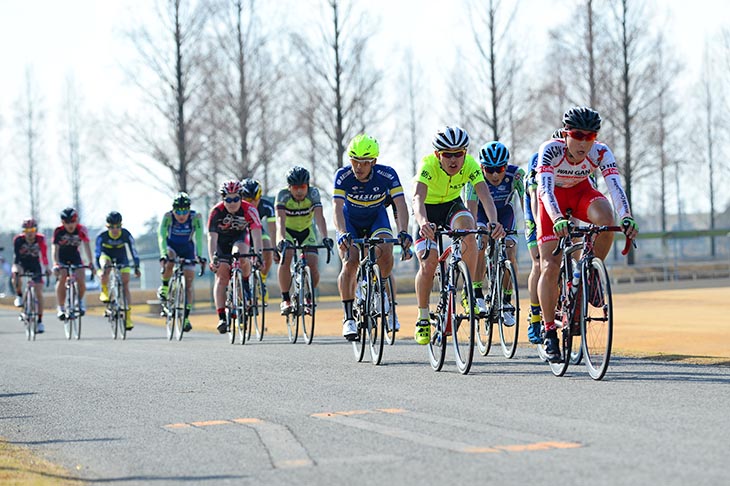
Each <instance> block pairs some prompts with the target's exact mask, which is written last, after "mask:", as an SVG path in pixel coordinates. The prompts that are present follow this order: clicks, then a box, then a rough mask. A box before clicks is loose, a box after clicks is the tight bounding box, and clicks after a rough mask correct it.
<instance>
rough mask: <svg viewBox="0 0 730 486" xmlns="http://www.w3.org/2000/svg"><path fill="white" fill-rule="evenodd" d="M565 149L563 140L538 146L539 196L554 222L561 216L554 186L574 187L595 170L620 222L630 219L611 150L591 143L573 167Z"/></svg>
mask: <svg viewBox="0 0 730 486" xmlns="http://www.w3.org/2000/svg"><path fill="white" fill-rule="evenodd" d="M566 147H567V146H566V144H565V141H564V140H557V139H554V140H548V141H547V142H545V143H543V144H542V145H540V149H539V150H538V156H537V157H538V158H537V172H538V174H539V178H538V194H539V196H540V200H541V201H542V203H543V205H544V206H545V209H546V210H547V212H548V214H549V215H550V218H551V219H552V220H553V221H555V220H556V219H557V218H558V217H560V216H563V212H562V211H561V210H560V205H559V204H558V200H557V198H556V197H555V192H554V191H553V187H560V188H570V187H573V186H575V185H577V184H579V183H580V182H583V181H584V180H586V179H588V177H589V176H590V174H591V172H593V171H594V170H595V169H596V168H598V169H600V171H601V174H603V178H604V179H605V181H606V185H607V186H608V191H609V194H610V195H611V200H612V201H613V205H614V207H615V208H616V212H618V214H619V216H620V219H623V218H624V217H626V216H631V209H630V208H629V201H628V199H627V198H626V193H625V192H624V189H623V186H622V185H621V177H620V176H619V172H618V167H617V165H616V159H615V158H614V157H613V153H612V152H611V149H609V148H608V146H607V145H605V144H603V143H601V142H594V143H593V146H592V147H591V148H590V150H589V151H588V154H587V155H586V157H585V159H583V160H582V161H581V162H579V163H577V164H574V163H572V162H570V161H569V160H568V157H567V155H566Z"/></svg>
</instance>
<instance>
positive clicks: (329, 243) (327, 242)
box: [322, 238, 335, 251]
mask: <svg viewBox="0 0 730 486" xmlns="http://www.w3.org/2000/svg"><path fill="white" fill-rule="evenodd" d="M322 244H323V245H324V246H325V247H326V248H327V250H329V251H332V248H334V247H335V241H334V240H333V239H332V238H323V239H322Z"/></svg>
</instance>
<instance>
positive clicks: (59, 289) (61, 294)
mask: <svg viewBox="0 0 730 486" xmlns="http://www.w3.org/2000/svg"><path fill="white" fill-rule="evenodd" d="M67 278H68V270H66V269H65V268H59V269H58V279H57V280H56V305H57V306H58V310H59V313H62V312H61V311H62V310H63V308H64V307H65V305H66V279H67ZM59 315H60V314H59Z"/></svg>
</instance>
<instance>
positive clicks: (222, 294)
mask: <svg viewBox="0 0 730 486" xmlns="http://www.w3.org/2000/svg"><path fill="white" fill-rule="evenodd" d="M218 192H219V193H220V196H221V199H222V200H221V202H219V203H218V204H217V205H215V206H214V207H213V209H211V211H210V216H209V217H208V256H209V257H210V269H211V270H212V271H213V272H215V284H214V286H213V300H214V301H215V308H216V310H217V312H218V326H217V329H218V332H219V333H221V334H225V333H226V332H228V320H227V319H226V307H225V303H226V288H227V287H228V281H229V280H230V279H231V260H232V255H233V254H234V253H241V254H243V253H249V247H250V243H253V250H254V251H255V252H257V253H259V254H260V253H261V249H262V248H263V243H262V241H261V219H259V212H258V211H257V210H256V208H255V207H254V206H253V205H251V204H249V203H247V202H246V201H244V200H243V187H242V186H241V182H240V181H237V180H229V181H225V182H224V183H223V184H221V186H220V189H219V190H218ZM249 234H250V238H249ZM249 240H253V241H249ZM239 264H240V265H241V273H242V274H243V291H244V292H250V289H249V287H248V285H249V283H248V277H249V275H250V274H251V260H250V259H249V258H241V259H239Z"/></svg>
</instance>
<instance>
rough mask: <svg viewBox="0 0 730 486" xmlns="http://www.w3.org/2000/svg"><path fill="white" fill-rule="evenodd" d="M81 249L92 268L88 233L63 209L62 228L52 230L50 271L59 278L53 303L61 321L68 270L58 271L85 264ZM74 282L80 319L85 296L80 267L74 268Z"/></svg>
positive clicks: (76, 216) (72, 213)
mask: <svg viewBox="0 0 730 486" xmlns="http://www.w3.org/2000/svg"><path fill="white" fill-rule="evenodd" d="M81 247H83V248H84V253H85V255H86V265H88V266H89V268H92V267H93V265H94V257H93V256H92V255H91V244H90V242H89V232H88V231H87V229H86V227H85V226H84V225H82V224H81V223H79V213H78V211H76V209H74V208H71V207H69V208H66V209H64V210H63V211H61V226H59V227H57V228H56V229H55V230H54V231H53V272H54V273H55V274H56V276H57V277H58V280H57V281H56V300H57V301H58V318H59V319H61V320H64V319H65V318H66V311H65V309H64V304H65V302H66V278H68V271H67V270H66V269H65V268H64V269H62V268H60V265H79V266H80V265H84V261H83V259H82V258H81ZM75 273H76V283H77V284H78V287H79V312H80V313H81V315H82V316H83V315H84V314H85V313H86V303H85V302H84V294H85V293H86V278H85V275H86V271H85V270H84V269H83V268H78V269H76V272H75Z"/></svg>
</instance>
